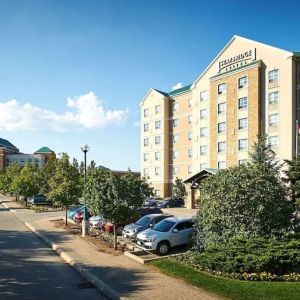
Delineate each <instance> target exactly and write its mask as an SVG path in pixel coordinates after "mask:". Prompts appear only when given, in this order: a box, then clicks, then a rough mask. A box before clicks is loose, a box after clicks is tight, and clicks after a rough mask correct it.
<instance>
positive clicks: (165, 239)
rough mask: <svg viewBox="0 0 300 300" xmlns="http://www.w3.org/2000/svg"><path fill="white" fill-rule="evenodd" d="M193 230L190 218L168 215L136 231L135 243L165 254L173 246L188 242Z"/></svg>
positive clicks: (145, 248)
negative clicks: (150, 226)
mask: <svg viewBox="0 0 300 300" xmlns="http://www.w3.org/2000/svg"><path fill="white" fill-rule="evenodd" d="M193 230H194V227H193V221H192V218H187V217H185V218H183V217H170V218H167V219H164V220H162V221H160V222H159V223H157V224H156V225H155V226H154V227H153V228H149V229H146V230H144V231H142V232H140V233H138V235H137V238H136V245H137V247H138V248H141V249H143V250H155V251H157V253H158V254H159V255H165V254H167V253H168V252H169V250H170V249H171V248H172V247H174V246H179V245H184V244H188V243H189V241H190V240H191V237H192V234H193Z"/></svg>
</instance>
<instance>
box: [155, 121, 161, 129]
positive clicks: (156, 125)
mask: <svg viewBox="0 0 300 300" xmlns="http://www.w3.org/2000/svg"><path fill="white" fill-rule="evenodd" d="M155 129H160V121H155Z"/></svg>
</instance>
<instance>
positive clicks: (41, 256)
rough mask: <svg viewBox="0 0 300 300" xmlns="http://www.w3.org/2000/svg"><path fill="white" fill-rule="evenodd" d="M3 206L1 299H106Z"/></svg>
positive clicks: (0, 220) (0, 222)
mask: <svg viewBox="0 0 300 300" xmlns="http://www.w3.org/2000/svg"><path fill="white" fill-rule="evenodd" d="M17 215H18V213H16V214H14V213H12V212H10V211H8V210H7V209H5V208H4V207H3V206H2V205H0V299H1V300H6V299H18V300H23V299H37V300H47V299H49V300H50V299H51V300H53V299H54V300H60V299H63V300H68V299H72V300H75V299H81V300H82V299H88V300H94V299H98V300H99V299H100V300H103V299H106V298H105V297H104V296H103V295H102V294H100V293H99V292H98V291H97V290H96V289H95V288H94V287H92V286H90V284H87V283H86V282H85V280H84V279H83V278H81V277H80V275H79V274H77V273H76V272H75V271H74V270H73V269H72V268H71V267H70V266H69V265H68V264H66V263H65V262H63V261H62V260H61V259H60V257H59V256H57V255H56V254H55V253H54V252H53V251H52V250H51V249H50V248H48V247H47V246H46V245H45V244H44V243H43V242H42V241H41V240H40V239H39V238H38V237H36V236H35V235H34V234H33V233H32V232H31V231H30V230H29V229H28V228H27V227H26V226H25V225H24V224H23V223H22V222H21V221H20V220H19V219H18V218H17V217H16V216H17Z"/></svg>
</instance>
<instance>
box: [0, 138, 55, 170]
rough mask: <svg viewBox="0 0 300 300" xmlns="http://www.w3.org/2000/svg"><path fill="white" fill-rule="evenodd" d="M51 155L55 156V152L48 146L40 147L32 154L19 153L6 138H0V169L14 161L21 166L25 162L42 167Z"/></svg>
mask: <svg viewBox="0 0 300 300" xmlns="http://www.w3.org/2000/svg"><path fill="white" fill-rule="evenodd" d="M51 157H55V152H54V151H52V150H51V149H49V148H48V147H42V148H40V149H39V150H37V151H36V152H34V153H33V154H25V153H21V152H20V151H19V149H18V148H17V147H16V146H14V145H13V144H12V143H11V142H9V141H8V140H5V139H2V138H0V170H3V169H5V168H6V167H8V166H9V165H11V164H12V163H14V162H16V163H18V164H19V165H22V166H23V165H25V164H26V163H29V164H35V165H37V166H38V167H39V168H42V167H43V166H44V165H45V163H46V162H47V161H48V160H49V159H50V158H51Z"/></svg>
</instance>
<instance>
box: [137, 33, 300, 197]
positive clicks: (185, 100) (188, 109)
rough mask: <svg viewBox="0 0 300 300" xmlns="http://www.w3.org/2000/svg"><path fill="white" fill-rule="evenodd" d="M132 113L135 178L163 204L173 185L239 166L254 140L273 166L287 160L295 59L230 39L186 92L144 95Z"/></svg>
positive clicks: (299, 100) (297, 77) (298, 85)
mask: <svg viewBox="0 0 300 300" xmlns="http://www.w3.org/2000/svg"><path fill="white" fill-rule="evenodd" d="M140 106H141V171H142V175H143V176H145V177H148V178H149V182H151V183H152V186H153V187H154V189H155V192H156V194H157V196H161V197H166V196H170V195H171V194H172V183H173V182H174V180H175V178H176V177H178V178H181V179H183V180H185V179H186V178H189V177H191V176H192V174H195V173H197V172H199V171H200V170H202V169H205V168H213V169H222V168H226V167H230V166H234V165H239V164H242V163H244V162H246V161H247V160H248V159H249V151H251V146H252V144H253V143H254V142H255V141H256V137H257V135H258V134H259V133H263V132H264V133H266V134H267V135H268V139H269V144H270V145H271V147H272V149H273V150H274V152H275V153H276V155H277V156H278V158H279V159H280V160H284V159H292V157H293V156H295V154H296V149H298V148H299V147H296V140H297V139H296V123H297V120H299V121H300V52H289V51H286V50H282V49H278V48H275V47H272V46H269V45H265V44H262V43H259V42H256V41H253V40H249V39H246V38H243V37H239V36H234V37H233V38H232V39H231V40H230V41H229V42H228V44H227V45H226V46H225V47H224V48H223V49H222V51H221V52H220V53H219V54H218V55H217V56H216V58H215V59H214V60H213V61H212V62H211V63H210V64H209V65H208V67H207V68H206V69H205V70H204V71H203V72H202V73H201V75H200V76H199V77H198V78H197V79H196V80H195V81H194V82H193V83H192V84H191V85H188V86H185V87H182V88H180V89H177V90H174V91H172V92H168V93H166V92H162V91H159V90H157V89H153V88H152V89H150V90H149V92H148V93H147V94H146V96H145V97H144V98H143V100H142V101H141V104H140Z"/></svg>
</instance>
